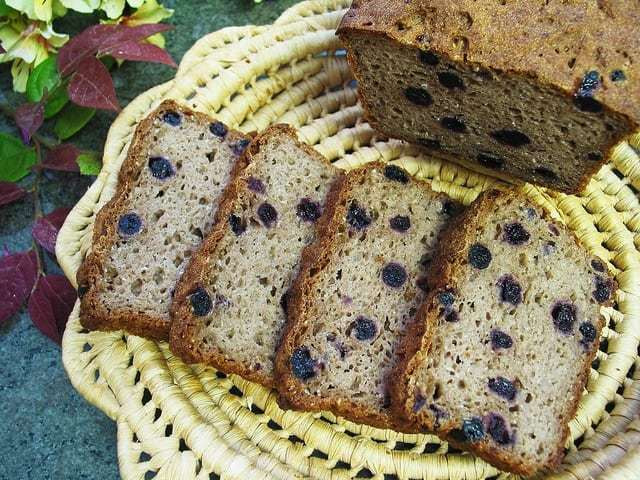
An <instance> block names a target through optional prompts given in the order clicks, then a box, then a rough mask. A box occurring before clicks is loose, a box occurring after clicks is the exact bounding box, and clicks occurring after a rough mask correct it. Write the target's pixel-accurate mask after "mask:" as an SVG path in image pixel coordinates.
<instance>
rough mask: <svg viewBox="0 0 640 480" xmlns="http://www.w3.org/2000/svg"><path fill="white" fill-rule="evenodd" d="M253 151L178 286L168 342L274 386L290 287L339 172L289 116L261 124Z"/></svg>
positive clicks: (185, 355) (189, 355) (189, 356)
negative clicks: (300, 135)
mask: <svg viewBox="0 0 640 480" xmlns="http://www.w3.org/2000/svg"><path fill="white" fill-rule="evenodd" d="M247 155H248V161H249V165H248V166H247V168H246V169H245V170H243V171H242V172H241V173H239V174H238V175H236V177H235V179H234V181H233V183H232V184H231V185H230V186H229V188H228V189H227V191H226V192H225V194H224V200H223V201H222V202H221V204H220V209H219V212H218V221H217V223H216V225H215V227H214V228H213V230H212V232H211V235H210V236H209V237H207V239H206V240H205V242H204V244H203V246H202V248H201V249H200V251H199V252H198V253H197V254H196V255H194V257H193V259H192V261H191V263H190V265H189V267H188V268H187V270H186V272H185V274H184V276H183V278H182V279H181V281H180V282H179V284H178V285H177V287H176V295H175V298H174V303H173V306H172V315H173V324H172V327H171V340H170V344H171V349H172V350H173V351H174V352H175V353H176V354H177V355H179V356H180V357H182V359H184V360H185V361H188V362H204V363H207V364H210V365H213V366H215V367H216V368H219V369H221V370H223V371H224V372H227V373H236V374H239V375H242V376H244V377H245V378H247V379H250V380H252V381H256V382H258V383H261V384H263V385H265V386H269V387H271V386H273V361H274V357H275V350H276V346H277V343H278V341H279V339H280V334H281V331H282V327H283V326H284V323H285V320H286V313H285V309H286V304H287V292H288V290H289V287H290V286H291V282H292V280H293V278H295V275H296V273H297V269H298V264H299V262H300V254H301V253H302V249H303V248H304V247H305V246H306V245H307V244H309V243H310V242H311V241H312V240H313V239H314V236H315V223H316V221H317V220H318V219H319V218H320V215H321V214H322V211H323V209H324V202H325V197H326V194H327V192H328V191H329V188H330V186H331V184H332V183H333V182H334V181H335V180H336V179H337V178H340V177H341V175H342V173H340V170H338V169H337V168H335V167H334V166H332V165H331V164H330V163H329V162H328V161H327V160H326V159H325V158H324V157H322V156H321V155H320V154H318V153H317V152H315V150H313V149H312V148H311V147H309V146H307V145H304V144H302V143H300V142H298V141H297V139H296V132H295V130H293V129H292V128H290V127H287V126H285V125H277V126H274V127H270V128H268V129H267V130H265V131H264V132H263V133H262V134H261V135H260V136H259V137H257V138H256V139H255V140H254V141H253V143H252V144H251V146H250V148H249V150H248V152H247Z"/></svg>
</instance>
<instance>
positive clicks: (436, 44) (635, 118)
mask: <svg viewBox="0 0 640 480" xmlns="http://www.w3.org/2000/svg"><path fill="white" fill-rule="evenodd" d="M465 1H466V0H465ZM416 3H418V4H422V5H423V7H422V8H427V9H429V8H430V7H425V6H424V4H427V3H429V4H433V5H434V8H433V10H434V11H436V10H437V9H438V8H442V9H443V12H444V16H446V17H447V18H448V17H449V16H450V15H453V16H454V17H455V15H456V14H457V13H458V12H457V11H456V12H453V13H452V11H451V10H450V7H449V6H447V5H446V4H447V3H450V2H448V1H446V0H431V1H423V2H416ZM443 3H444V6H443ZM520 3H524V4H526V3H528V2H522V1H520ZM413 8H414V7H412V6H410V5H409V3H407V2H405V1H404V0H369V1H366V2H354V4H353V5H352V7H351V9H350V10H349V11H348V12H347V14H345V16H344V17H343V19H342V22H341V23H340V25H339V27H338V29H337V31H336V34H337V35H338V36H339V37H340V40H341V41H342V42H343V43H344V44H345V45H346V47H347V62H348V63H349V66H350V67H351V70H352V72H353V73H354V76H355V78H356V79H357V80H358V82H362V81H363V79H364V77H363V75H362V73H361V72H360V68H359V64H358V61H357V59H356V57H355V49H354V48H353V47H352V46H351V43H350V37H351V36H354V35H371V36H379V37H383V38H386V39H388V40H390V41H392V42H394V43H396V44H397V45H400V46H405V47H412V48H418V49H425V48H428V49H429V50H432V51H435V52H436V53H437V54H438V55H440V56H442V57H443V58H445V59H447V60H448V61H450V62H464V63H465V64H467V65H470V66H475V67H477V68H479V69H482V70H489V71H492V72H499V73H504V74H506V75H511V76H519V77H521V78H522V80H524V81H533V82H538V83H540V84H542V85H544V86H546V87H548V88H551V89H553V90H555V91H557V92H558V94H559V95H562V96H565V97H573V95H574V93H575V88H576V85H579V84H580V82H581V81H582V78H581V77H580V78H578V77H575V78H571V79H570V80H566V79H565V80H563V81H562V82H554V81H553V80H552V79H550V78H547V76H544V75H541V74H540V72H538V71H537V70H535V69H531V68H530V65H531V63H525V64H523V65H511V64H509V60H510V59H512V58H514V56H513V53H512V52H511V50H509V52H508V54H506V55H505V56H504V58H503V57H500V58H503V60H504V62H505V63H504V64H503V63H497V64H494V63H491V61H490V60H495V59H494V58H492V59H486V58H484V57H483V56H482V54H481V53H480V54H479V55H477V56H473V55H467V54H465V55H464V57H461V56H460V55H456V54H455V52H452V51H451V50H450V49H449V48H448V46H449V45H450V44H451V41H450V38H449V37H448V36H447V35H448V33H449V32H446V31H444V32H441V33H440V34H439V33H438V32H437V31H436V32H433V31H429V30H428V27H427V26H426V25H424V24H423V25H418V26H417V29H418V30H417V31H413V30H412V34H413V35H414V38H410V37H409V36H408V33H407V34H402V33H397V32H396V28H395V26H396V23H398V22H400V23H403V22H404V21H405V20H406V18H407V17H411V15H412V13H411V12H412V9H413ZM420 8H421V7H420V6H418V9H420ZM474 8H476V9H477V8H478V6H477V5H468V6H467V9H468V10H469V11H473V9H474ZM524 8H526V6H525V7H524ZM630 8H632V7H630ZM460 9H461V11H463V9H462V6H460ZM491 10H496V9H495V6H494V5H492V6H491ZM639 20H640V19H639ZM511 23H512V22H511ZM561 24H562V22H556V25H561ZM443 25H446V22H444V23H443ZM454 25H455V22H454ZM443 28H445V29H446V28H447V27H446V26H445V27H443ZM526 33H527V32H525V34H526ZM478 35H479V34H478ZM432 36H433V37H435V38H433V37H432ZM479 36H480V35H479ZM416 37H417V38H423V39H430V38H431V39H432V42H431V43H430V42H429V41H427V40H425V43H424V44H423V43H421V42H418V41H417V40H416ZM639 38H640V37H639ZM525 43H529V42H528V41H527V42H523V44H525ZM547 43H548V42H547ZM513 44H514V43H513V39H511V40H510V41H509V45H513ZM639 47H640V46H639ZM488 49H491V48H490V47H488ZM479 50H480V51H481V49H479ZM636 50H637V49H636ZM589 69H590V68H589ZM574 71H580V72H585V71H587V70H584V71H583V70H579V69H578V68H576V69H575V70H574ZM629 74H631V72H629ZM638 75H640V71H639V72H638ZM567 81H569V83H568V84H567V83H565V82H567ZM626 83H631V82H626ZM633 88H635V90H634V91H635V94H636V97H637V98H640V82H636V85H635V86H634V87H633ZM603 91H604V92H605V95H604V96H602V98H601V94H602V92H603ZM608 91H613V88H609V89H608ZM606 92H607V89H602V88H601V89H599V90H598V91H597V92H596V95H595V98H596V99H597V100H599V101H600V102H602V106H603V109H604V110H605V111H606V112H607V113H608V114H610V115H613V116H620V115H622V116H623V117H624V118H625V120H626V122H627V130H626V133H625V134H624V135H621V137H620V138H617V139H614V140H612V141H611V143H610V144H609V145H604V146H602V148H601V149H600V153H601V154H602V160H600V161H596V162H589V164H588V165H587V168H586V169H584V170H583V171H581V172H579V175H580V176H579V182H578V183H577V184H576V187H575V188H574V189H561V190H562V191H564V192H565V193H578V192H581V191H582V190H584V188H585V187H586V186H587V184H588V183H589V181H590V180H591V177H592V176H593V175H595V174H596V173H597V172H598V171H599V170H600V169H601V168H602V166H603V165H604V164H605V163H607V162H608V160H609V158H610V156H611V154H612V151H613V149H614V148H615V146H616V145H617V144H618V143H619V142H620V141H621V140H622V139H623V138H624V137H625V136H627V135H630V134H631V133H633V132H634V131H636V130H637V129H638V128H640V113H639V112H640V108H638V106H637V105H636V106H633V108H631V106H629V105H626V104H623V105H618V104H619V103H620V102H617V101H616V100H617V99H620V98H622V99H623V100H624V99H625V98H626V96H620V95H617V96H614V97H611V96H607V95H606ZM357 94H358V98H359V99H360V104H361V105H362V107H363V109H364V118H366V119H367V121H368V122H369V123H370V124H371V126H372V127H373V128H374V129H375V130H377V131H379V132H382V133H383V134H385V135H387V136H389V137H394V136H395V135H396V132H394V131H392V129H389V128H387V127H388V125H384V124H383V123H380V122H379V121H378V120H377V119H376V118H375V116H374V115H373V114H372V112H371V110H370V108H369V103H370V102H369V101H368V99H367V97H366V96H365V91H364V89H362V88H359V89H358V92H357ZM633 94H634V92H633V91H632V92H630V93H628V94H627V95H633ZM608 100H609V101H612V102H613V103H609V102H608ZM623 103H624V102H623ZM614 105H615V106H614ZM616 107H619V108H616ZM427 151H428V152H429V154H430V155H432V156H434V157H436V158H440V159H443V160H447V161H451V162H454V163H457V164H460V165H462V166H464V167H466V168H469V169H471V170H474V171H478V172H480V173H483V174H487V175H490V176H494V177H497V178H500V179H502V180H505V181H507V182H510V183H513V184H521V183H523V180H522V179H518V178H515V177H513V176H511V175H508V174H506V173H504V172H500V171H499V170H493V169H489V168H485V167H482V166H481V165H478V164H477V163H475V162H471V161H465V160H463V159H461V158H460V157H459V156H457V155H448V154H446V153H443V152H441V151H438V150H428V149H427ZM544 186H546V187H550V188H554V189H556V190H557V189H558V188H559V186H558V185H555V184H554V185H552V184H546V185H544Z"/></svg>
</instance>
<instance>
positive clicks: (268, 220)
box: [258, 202, 278, 228]
mask: <svg viewBox="0 0 640 480" xmlns="http://www.w3.org/2000/svg"><path fill="white" fill-rule="evenodd" d="M258 217H259V218H260V221H262V224H263V225H264V226H265V227H267V228H270V227H272V226H273V224H274V223H276V220H278V211H277V210H276V209H275V207H274V206H273V205H271V204H270V203H267V202H264V203H262V204H260V206H259V207H258Z"/></svg>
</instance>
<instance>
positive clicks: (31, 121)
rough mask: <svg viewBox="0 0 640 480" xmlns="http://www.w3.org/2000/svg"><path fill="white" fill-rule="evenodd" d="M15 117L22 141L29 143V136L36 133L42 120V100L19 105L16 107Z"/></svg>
mask: <svg viewBox="0 0 640 480" xmlns="http://www.w3.org/2000/svg"><path fill="white" fill-rule="evenodd" d="M15 119H16V123H17V124H18V128H19V129H20V133H21V135H22V141H23V142H24V143H29V140H31V136H32V135H33V134H34V133H36V131H37V130H38V129H39V128H40V126H41V125H42V122H43V121H44V102H42V101H40V102H37V103H25V104H23V105H20V106H19V107H18V108H17V109H16V113H15Z"/></svg>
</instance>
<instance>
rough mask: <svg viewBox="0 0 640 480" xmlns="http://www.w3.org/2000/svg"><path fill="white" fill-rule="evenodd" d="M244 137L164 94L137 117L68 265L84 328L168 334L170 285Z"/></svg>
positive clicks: (201, 231)
mask: <svg viewBox="0 0 640 480" xmlns="http://www.w3.org/2000/svg"><path fill="white" fill-rule="evenodd" d="M248 144H249V138H247V137H246V136H244V135H242V134H241V133H239V132H235V131H232V130H229V129H228V128H227V127H226V126H225V125H224V124H222V123H220V122H217V121H215V120H214V119H212V118H211V117H209V116H207V115H204V114H201V113H196V112H193V111H191V110H188V109H186V108H184V107H182V106H180V105H178V104H177V103H175V102H173V101H165V102H163V103H162V104H161V105H160V106H159V107H158V108H157V109H156V110H155V111H154V112H153V113H151V114H150V115H149V116H148V117H147V118H146V119H144V120H143V121H142V122H141V123H140V124H139V125H138V127H137V128H136V130H135V133H134V136H133V140H132V142H131V146H130V147H129V151H128V152H127V157H126V159H125V160H124V163H123V164H122V168H121V170H120V173H119V176H118V185H117V190H116V193H115V195H114V197H113V198H112V199H111V201H109V202H108V203H107V204H106V205H105V206H104V207H103V208H102V209H101V210H100V212H99V213H98V215H97V217H96V222H95V225H94V231H93V246H92V248H91V252H90V253H89V255H87V257H86V259H85V260H84V263H83V264H82V266H81V268H80V270H79V272H78V285H79V287H78V294H79V296H80V298H81V307H80V321H81V323H82V325H83V326H84V327H85V328H88V329H91V330H94V329H98V330H119V329H124V330H126V331H128V332H130V333H133V334H136V335H140V336H143V337H149V338H154V339H166V338H167V337H168V335H169V305H170V303H171V297H172V295H173V288H174V285H175V283H176V281H177V279H178V278H179V276H180V274H181V273H182V271H183V269H184V267H185V266H186V263H187V261H188V259H189V257H190V256H191V254H192V252H193V251H194V250H195V249H196V248H197V247H198V246H199V245H200V243H201V242H202V239H203V237H204V235H206V233H207V232H208V231H209V229H210V227H211V225H212V224H213V217H214V212H215V209H216V207H217V205H218V200H219V198H220V195H221V193H222V191H223V189H224V187H225V185H226V184H227V182H228V181H229V179H230V178H231V177H232V174H233V172H234V171H236V170H240V169H241V168H242V162H243V161H242V159H241V156H242V154H243V152H244V150H245V149H246V147H247V146H248Z"/></svg>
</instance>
